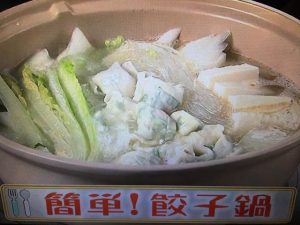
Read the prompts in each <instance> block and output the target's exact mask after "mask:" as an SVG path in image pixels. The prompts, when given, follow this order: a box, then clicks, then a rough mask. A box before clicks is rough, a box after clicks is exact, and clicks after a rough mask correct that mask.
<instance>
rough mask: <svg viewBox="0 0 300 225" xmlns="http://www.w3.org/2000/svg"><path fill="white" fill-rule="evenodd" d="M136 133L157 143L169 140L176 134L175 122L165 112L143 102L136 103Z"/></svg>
mask: <svg viewBox="0 0 300 225" xmlns="http://www.w3.org/2000/svg"><path fill="white" fill-rule="evenodd" d="M137 126H138V128H137V132H136V133H137V135H139V136H140V137H142V138H144V139H145V140H156V142H157V144H162V143H164V142H166V141H170V140H172V139H173V138H174V136H175V134H176V122H175V120H173V119H172V118H171V117H169V116H168V115H167V114H166V113H165V112H163V111H161V110H159V109H156V108H153V107H151V106H149V105H146V104H145V103H139V104H138V115H137Z"/></svg>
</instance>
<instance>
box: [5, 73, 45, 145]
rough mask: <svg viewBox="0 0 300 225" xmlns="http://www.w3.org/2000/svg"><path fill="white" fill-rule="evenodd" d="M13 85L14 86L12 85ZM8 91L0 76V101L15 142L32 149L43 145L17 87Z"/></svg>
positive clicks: (39, 133)
mask: <svg viewBox="0 0 300 225" xmlns="http://www.w3.org/2000/svg"><path fill="white" fill-rule="evenodd" d="M14 85H16V84H15V83H14ZM13 89H14V90H15V92H17V93H18V96H16V94H15V92H14V91H13V90H12V89H10V87H9V86H8V85H7V83H6V82H5V81H4V79H3V78H2V76H0V99H1V100H2V103H3V104H4V106H5V107H6V109H7V111H8V117H9V121H10V122H9V123H8V124H9V126H10V128H11V130H13V131H14V132H15V134H16V140H17V141H18V142H19V143H21V144H24V145H27V146H30V147H34V146H35V145H36V144H38V143H40V144H45V140H44V138H43V137H42V133H41V132H40V130H39V129H38V128H37V126H36V125H35V124H34V122H33V121H32V119H31V117H30V115H29V112H28V111H27V108H26V105H27V104H26V101H25V99H24V98H23V96H22V94H21V91H20V89H19V88H18V87H17V86H14V88H13Z"/></svg>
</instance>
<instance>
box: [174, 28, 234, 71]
mask: <svg viewBox="0 0 300 225" xmlns="http://www.w3.org/2000/svg"><path fill="white" fill-rule="evenodd" d="M229 35H230V32H224V33H222V34H218V35H209V36H206V37H203V38H200V39H198V40H195V41H191V42H189V43H187V44H186V45H185V46H184V47H182V48H180V49H179V53H180V55H181V56H182V57H183V58H184V59H185V61H186V63H187V65H188V66H189V68H190V70H191V72H192V73H193V74H196V73H198V72H199V71H201V70H206V69H210V68H214V67H220V66H221V65H223V64H224V62H225V61H226V54H225V53H224V52H223V51H224V49H225V48H226V47H227V43H225V40H226V39H227V38H228V36H229Z"/></svg>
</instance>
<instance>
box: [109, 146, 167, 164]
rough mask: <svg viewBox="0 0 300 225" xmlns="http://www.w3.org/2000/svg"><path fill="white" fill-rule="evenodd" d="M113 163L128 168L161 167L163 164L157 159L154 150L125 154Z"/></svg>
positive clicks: (157, 156) (139, 150)
mask: <svg viewBox="0 0 300 225" xmlns="http://www.w3.org/2000/svg"><path fill="white" fill-rule="evenodd" d="M114 163H116V164H121V165H128V166H150V165H161V164H163V160H162V159H161V158H160V157H159V155H158V151H157V150H156V149H155V148H154V149H138V150H135V151H130V152H127V153H125V154H124V155H121V156H120V157H119V158H118V159H116V160H115V161H114Z"/></svg>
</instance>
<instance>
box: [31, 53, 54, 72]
mask: <svg viewBox="0 0 300 225" xmlns="http://www.w3.org/2000/svg"><path fill="white" fill-rule="evenodd" d="M53 62H54V59H52V58H51V57H50V56H49V52H48V50H47V49H45V48H44V49H42V50H40V51H38V52H37V53H35V54H34V55H33V56H32V57H30V58H29V59H28V61H27V62H26V64H27V65H29V67H30V69H31V70H32V71H33V72H39V71H45V70H47V69H48V68H49V67H50V66H51V65H52V64H53Z"/></svg>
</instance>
